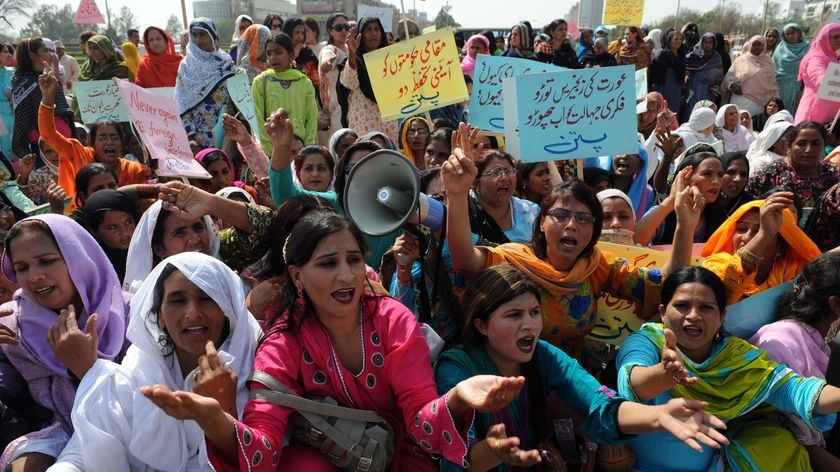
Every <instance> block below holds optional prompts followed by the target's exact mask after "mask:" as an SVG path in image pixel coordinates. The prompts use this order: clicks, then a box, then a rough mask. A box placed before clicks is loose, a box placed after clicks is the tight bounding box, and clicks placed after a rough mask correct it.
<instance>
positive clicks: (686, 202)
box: [673, 167, 706, 228]
mask: <svg viewBox="0 0 840 472" xmlns="http://www.w3.org/2000/svg"><path fill="white" fill-rule="evenodd" d="M692 172H693V169H691V167H687V168H685V169H683V170H682V171H680V172H679V173H678V174H677V177H676V178H675V179H674V189H673V191H674V192H676V193H675V201H674V211H675V212H676V214H677V222H678V223H680V224H683V225H686V226H688V227H690V228H696V227H697V224H698V223H700V217H701V216H702V215H703V208H705V206H706V199H705V198H703V194H702V193H700V189H698V188H697V187H695V186H693V185H689V184H688V181H689V177H691V173H692Z"/></svg>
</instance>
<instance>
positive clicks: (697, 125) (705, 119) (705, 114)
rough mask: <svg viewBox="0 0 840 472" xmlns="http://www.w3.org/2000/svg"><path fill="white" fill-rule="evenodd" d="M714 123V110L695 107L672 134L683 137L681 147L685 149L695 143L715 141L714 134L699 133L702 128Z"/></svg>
mask: <svg viewBox="0 0 840 472" xmlns="http://www.w3.org/2000/svg"><path fill="white" fill-rule="evenodd" d="M714 124H715V112H714V111H712V109H711V108H705V107H703V108H695V109H694V111H692V112H691V116H690V117H689V119H688V121H687V122H685V123H683V124H682V125H680V127H679V128H677V129H676V130H675V131H674V134H676V135H679V136H680V137H682V139H683V147H685V149H688V148H690V147H691V146H694V145H695V144H697V143H708V144H711V143H713V142H715V141H716V139H715V137H714V135H711V134H710V135H708V136H706V135H705V134H703V133H701V131H703V130H704V129H707V128H708V127H710V126H712V125H714Z"/></svg>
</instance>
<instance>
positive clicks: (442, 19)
mask: <svg viewBox="0 0 840 472" xmlns="http://www.w3.org/2000/svg"><path fill="white" fill-rule="evenodd" d="M451 8H452V7H450V6H448V5H446V6H443V7H441V9H440V11H439V12H438V14H437V16H436V17H435V28H436V29H441V28H446V27H447V26H461V24H460V23H458V22H457V21H455V18H452V15H450V14H449V10H450V9H451Z"/></svg>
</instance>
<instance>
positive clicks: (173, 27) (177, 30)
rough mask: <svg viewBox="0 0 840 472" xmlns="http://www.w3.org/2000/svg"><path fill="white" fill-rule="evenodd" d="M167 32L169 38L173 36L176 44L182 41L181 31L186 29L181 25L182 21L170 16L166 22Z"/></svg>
mask: <svg viewBox="0 0 840 472" xmlns="http://www.w3.org/2000/svg"><path fill="white" fill-rule="evenodd" d="M165 29H166V32H167V33H169V36H172V40H173V41H175V42H176V43H177V42H178V41H180V40H181V39H180V38H181V31H182V30H183V29H184V25H183V24H182V23H181V20H180V19H178V17H177V16H175V15H169V19H168V20H166V28H165Z"/></svg>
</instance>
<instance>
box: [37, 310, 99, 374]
mask: <svg viewBox="0 0 840 472" xmlns="http://www.w3.org/2000/svg"><path fill="white" fill-rule="evenodd" d="M85 331H86V332H84V333H83V332H82V331H81V330H80V329H79V325H78V323H77V322H76V310H75V308H74V307H73V305H70V306H68V307H67V308H66V309H63V310H61V313H59V315H58V319H57V320H56V322H55V324H54V325H52V327H51V328H50V330H49V333H48V335H47V342H48V343H49V345H50V348H51V349H52V351H53V354H55V357H57V358H58V360H60V361H61V362H62V363H63V364H64V365H66V366H67V368H68V369H70V372H73V375H75V376H76V378H78V379H81V378H82V377H84V376H85V374H86V373H87V371H88V370H90V368H91V367H93V364H94V363H95V362H96V358H97V350H98V348H99V335H98V334H97V332H96V313H94V314H92V315H90V316H89V317H88V319H87V324H86V325H85Z"/></svg>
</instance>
